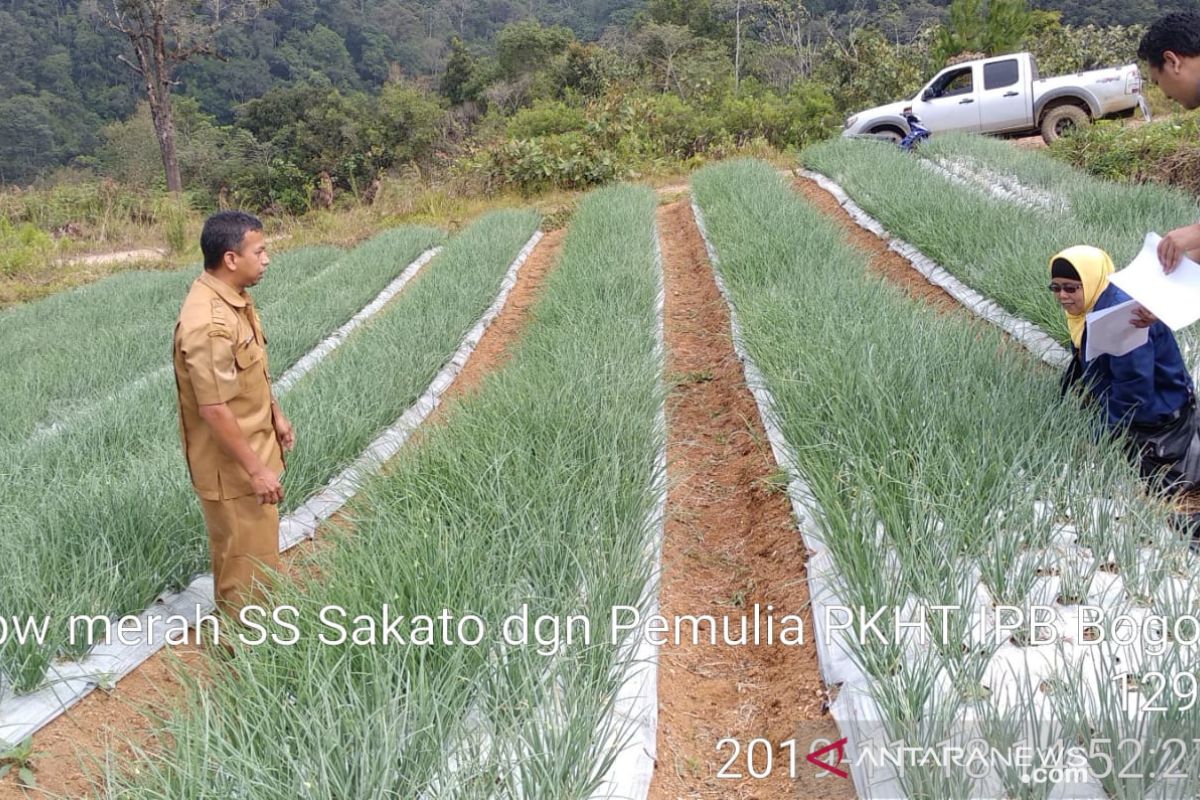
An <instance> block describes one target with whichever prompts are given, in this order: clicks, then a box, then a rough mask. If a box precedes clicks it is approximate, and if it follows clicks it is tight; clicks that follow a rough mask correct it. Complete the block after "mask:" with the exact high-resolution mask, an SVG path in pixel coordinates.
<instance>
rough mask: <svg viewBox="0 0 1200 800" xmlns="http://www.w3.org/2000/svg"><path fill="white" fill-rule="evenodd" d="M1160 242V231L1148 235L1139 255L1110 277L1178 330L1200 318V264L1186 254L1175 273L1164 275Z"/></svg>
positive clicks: (1174, 329)
mask: <svg viewBox="0 0 1200 800" xmlns="http://www.w3.org/2000/svg"><path fill="white" fill-rule="evenodd" d="M1161 241H1162V237H1161V236H1159V235H1158V234H1157V233H1153V232H1152V233H1148V234H1146V243H1145V244H1144V245H1143V246H1142V251H1141V252H1140V253H1138V255H1137V258H1135V259H1134V260H1133V261H1132V262H1131V263H1130V264H1129V266H1127V267H1126V268H1125V269H1123V270H1121V271H1120V272H1115V273H1113V276H1112V278H1111V280H1112V282H1113V283H1115V284H1116V285H1117V286H1119V287H1121V288H1122V289H1124V290H1125V293H1126V294H1128V295H1129V296H1130V297H1132V298H1133V299H1134V300H1137V301H1138V302H1139V303H1141V304H1142V305H1143V306H1145V307H1146V308H1147V309H1149V311H1150V313H1151V314H1153V315H1154V316H1156V317H1158V318H1159V319H1160V320H1162V321H1163V322H1165V323H1166V324H1167V327H1169V328H1170V329H1171V330H1173V331H1177V330H1179V329H1180V328H1186V327H1187V326H1188V325H1191V324H1192V323H1193V322H1195V321H1196V320H1198V319H1200V264H1197V263H1196V262H1195V261H1192V260H1191V259H1190V258H1187V257H1186V256H1185V257H1184V258H1183V260H1182V261H1181V262H1180V264H1179V266H1178V267H1177V268H1176V269H1175V271H1174V272H1172V273H1171V274H1170V275H1167V274H1164V273H1163V268H1162V264H1161V263H1160V262H1159V260H1158V243H1159V242H1161Z"/></svg>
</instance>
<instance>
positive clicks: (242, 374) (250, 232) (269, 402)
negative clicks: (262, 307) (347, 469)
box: [174, 211, 295, 617]
mask: <svg viewBox="0 0 1200 800" xmlns="http://www.w3.org/2000/svg"><path fill="white" fill-rule="evenodd" d="M200 247H201V250H202V251H203V252H204V272H203V273H202V274H201V275H200V277H199V278H197V279H196V280H195V282H194V283H192V287H191V289H190V290H189V291H188V295H187V298H186V299H184V301H183V307H182V308H181V309H180V311H179V321H178V322H177V323H176V325H175V344H174V366H175V384H176V388H177V391H178V399H179V432H180V435H181V437H182V438H183V449H184V454H185V456H186V458H187V463H188V470H189V471H190V472H191V476H192V486H193V487H194V488H195V490H196V494H197V495H199V497H200V505H201V506H202V508H203V511H204V521H205V524H206V526H207V528H208V542H209V547H210V548H211V551H212V567H213V578H214V583H215V595H216V601H217V606H218V608H220V609H221V610H222V611H224V612H226V613H227V614H230V615H232V616H234V617H236V616H237V614H238V613H239V612H240V611H241V609H242V607H243V606H244V605H246V604H248V603H250V602H252V601H253V600H255V599H257V598H258V597H260V596H261V593H260V591H259V587H257V586H256V584H260V585H261V584H263V583H264V582H265V580H266V570H274V569H277V568H278V565H279V510H278V508H277V507H276V504H277V503H280V502H281V501H282V500H283V486H282V485H281V484H280V482H279V477H280V474H281V473H282V472H283V465H284V461H283V452H284V451H285V450H291V449H292V447H293V446H294V444H295V437H294V435H293V433H292V427H291V424H290V423H289V422H288V421H287V419H286V418H285V417H284V415H283V412H282V411H281V410H280V408H279V404H278V403H277V402H276V401H275V398H274V397H273V396H272V394H271V383H270V376H269V373H268V371H267V354H266V349H265V345H266V343H267V340H266V337H265V336H263V332H262V325H261V323H260V320H259V317H258V312H257V311H256V310H255V308H254V301H253V300H252V299H251V297H250V295H249V294H248V293H247V292H246V289H247V288H248V287H250V286H254V285H255V284H256V283H258V282H259V280H261V279H262V276H263V274H264V273H265V272H266V269H267V265H268V264H269V263H270V258H269V257H268V256H267V249H266V242H265V240H264V238H263V231H262V223H261V222H259V220H258V219H257V218H255V217H253V216H251V215H250V214H245V213H242V212H237V211H223V212H220V213H217V214H214V215H213V216H211V217H209V218H208V220H207V221H205V223H204V230H203V232H202V233H201V235H200Z"/></svg>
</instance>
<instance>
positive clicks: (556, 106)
mask: <svg viewBox="0 0 1200 800" xmlns="http://www.w3.org/2000/svg"><path fill="white" fill-rule="evenodd" d="M586 122H587V120H586V118H585V116H584V112H583V109H581V108H572V107H570V106H568V105H567V104H566V103H563V102H561V101H551V102H542V103H537V104H535V105H534V106H533V107H532V108H526V109H522V110H521V111H518V112H517V113H516V114H514V115H513V116H512V118H511V119H509V121H508V125H507V131H508V135H509V136H510V137H511V138H513V139H533V138H535V137H537V136H547V135H550V134H556V133H567V132H568V131H580V130H583V128H584V125H585V124H586Z"/></svg>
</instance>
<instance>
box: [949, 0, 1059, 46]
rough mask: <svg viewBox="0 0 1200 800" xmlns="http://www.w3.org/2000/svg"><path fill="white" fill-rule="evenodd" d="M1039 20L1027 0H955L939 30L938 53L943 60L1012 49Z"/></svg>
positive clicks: (1018, 44)
mask: <svg viewBox="0 0 1200 800" xmlns="http://www.w3.org/2000/svg"><path fill="white" fill-rule="evenodd" d="M1037 21H1038V16H1037V12H1033V11H1030V10H1029V6H1028V3H1027V2H1026V0H954V2H953V3H951V4H950V19H949V21H948V22H947V23H946V24H945V25H944V26H942V28H940V29H939V30H938V34H937V46H936V48H935V55H936V56H937V58H939V59H940V60H943V61H944V60H945V59H949V58H953V57H954V56H956V55H958V54H960V53H966V52H972V53H974V52H980V53H986V54H987V55H1002V54H1004V53H1008V52H1012V51H1013V50H1017V49H1019V48H1020V46H1021V43H1022V42H1023V41H1024V40H1025V36H1026V34H1027V33H1029V31H1030V30H1031V29H1032V28H1033V26H1034V25H1035V24H1036V22H1037Z"/></svg>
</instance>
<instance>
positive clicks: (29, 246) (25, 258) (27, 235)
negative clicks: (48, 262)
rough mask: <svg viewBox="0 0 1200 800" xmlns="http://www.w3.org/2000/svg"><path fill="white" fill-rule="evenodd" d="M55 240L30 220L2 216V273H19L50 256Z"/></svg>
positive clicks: (0, 223) (0, 234)
mask: <svg viewBox="0 0 1200 800" xmlns="http://www.w3.org/2000/svg"><path fill="white" fill-rule="evenodd" d="M53 249H54V240H53V239H51V238H50V237H49V236H47V235H46V234H45V233H43V232H42V231H40V230H38V229H37V227H35V226H34V225H31V224H30V223H28V222H21V223H18V224H13V223H12V222H9V220H8V217H7V216H0V275H18V274H20V273H22V272H25V271H27V270H28V269H29V268H30V267H32V266H34V265H35V264H37V262H38V261H40V260H42V259H44V258H47V257H49V255H50V253H51V252H52V251H53Z"/></svg>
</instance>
